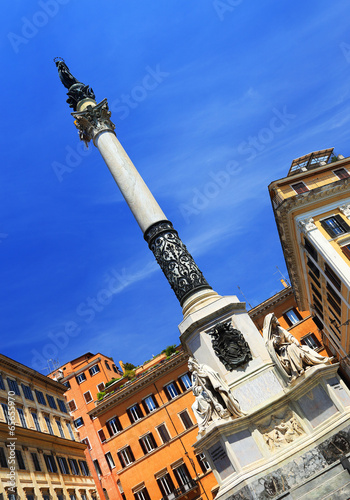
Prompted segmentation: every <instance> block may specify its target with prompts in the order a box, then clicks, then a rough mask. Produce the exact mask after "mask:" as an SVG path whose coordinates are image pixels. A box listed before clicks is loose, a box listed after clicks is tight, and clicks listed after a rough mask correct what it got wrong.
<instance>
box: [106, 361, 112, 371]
mask: <svg viewBox="0 0 350 500" xmlns="http://www.w3.org/2000/svg"><path fill="white" fill-rule="evenodd" d="M105 365H106V368H107V370H109V371H111V367H110V366H109V363H108V361H107V360H106V359H105Z"/></svg>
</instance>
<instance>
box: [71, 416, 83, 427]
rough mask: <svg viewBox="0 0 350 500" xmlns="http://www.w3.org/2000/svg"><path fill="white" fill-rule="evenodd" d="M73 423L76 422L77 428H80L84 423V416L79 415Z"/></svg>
mask: <svg viewBox="0 0 350 500" xmlns="http://www.w3.org/2000/svg"><path fill="white" fill-rule="evenodd" d="M73 424H74V426H75V428H76V429H79V427H82V426H83V425H84V419H83V417H78V418H76V419H75V420H73Z"/></svg>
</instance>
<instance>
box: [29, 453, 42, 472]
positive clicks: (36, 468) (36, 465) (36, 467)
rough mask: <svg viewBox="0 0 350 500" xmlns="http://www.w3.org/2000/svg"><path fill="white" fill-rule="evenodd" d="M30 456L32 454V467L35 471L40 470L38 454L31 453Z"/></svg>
mask: <svg viewBox="0 0 350 500" xmlns="http://www.w3.org/2000/svg"><path fill="white" fill-rule="evenodd" d="M31 456H32V460H33V464H34V469H35V470H36V471H37V472H40V471H41V467H40V462H39V458H38V455H37V454H36V453H31Z"/></svg>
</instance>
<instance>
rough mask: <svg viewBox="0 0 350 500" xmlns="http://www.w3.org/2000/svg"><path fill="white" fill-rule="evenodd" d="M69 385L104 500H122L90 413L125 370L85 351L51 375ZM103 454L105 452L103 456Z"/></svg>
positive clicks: (69, 399)
mask: <svg viewBox="0 0 350 500" xmlns="http://www.w3.org/2000/svg"><path fill="white" fill-rule="evenodd" d="M49 377H51V378H54V379H56V380H60V382H61V383H62V384H64V385H65V391H66V392H65V398H66V401H67V407H68V409H69V412H70V415H71V416H72V418H73V425H74V428H75V430H76V431H77V433H78V435H79V440H80V441H81V442H82V443H83V444H84V445H85V456H86V461H87V463H88V464H89V468H90V470H91V473H92V476H93V478H94V481H95V484H96V489H97V491H98V493H99V495H100V497H101V498H102V499H107V500H108V499H110V500H112V499H113V498H115V499H119V500H120V499H121V497H120V495H119V494H118V492H117V484H116V481H115V479H114V477H113V476H112V474H111V472H110V470H109V468H108V465H107V463H106V461H105V460H102V458H103V459H104V457H103V454H102V448H101V442H100V440H99V438H98V434H97V433H96V431H95V427H94V423H93V422H92V420H91V418H90V417H89V415H88V412H89V411H90V410H92V409H93V408H94V407H95V402H96V400H97V397H98V396H97V395H98V394H99V393H101V392H103V391H104V388H105V385H106V383H107V382H109V381H110V380H111V379H113V378H120V377H121V371H120V369H119V368H117V366H116V365H115V363H114V361H113V359H112V358H110V357H108V356H104V355H103V354H100V353H98V354H92V353H91V352H88V353H85V354H83V355H82V356H79V357H78V358H76V359H74V360H72V361H70V362H68V363H65V364H64V365H62V366H61V367H60V368H58V369H57V370H55V371H54V372H52V373H50V374H49ZM101 454H102V455H101Z"/></svg>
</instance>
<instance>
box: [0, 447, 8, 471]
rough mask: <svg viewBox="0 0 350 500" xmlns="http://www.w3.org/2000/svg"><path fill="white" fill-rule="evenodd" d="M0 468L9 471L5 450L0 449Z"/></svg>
mask: <svg viewBox="0 0 350 500" xmlns="http://www.w3.org/2000/svg"><path fill="white" fill-rule="evenodd" d="M0 467H2V468H3V469H8V465H7V460H6V455H5V452H4V449H3V448H0Z"/></svg>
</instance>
